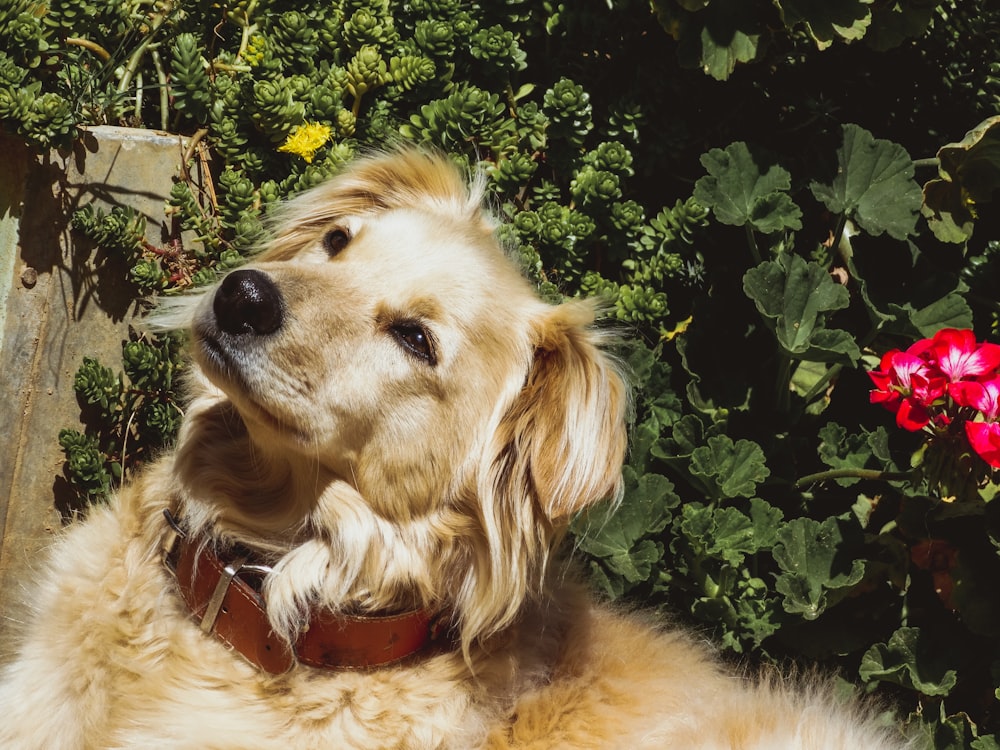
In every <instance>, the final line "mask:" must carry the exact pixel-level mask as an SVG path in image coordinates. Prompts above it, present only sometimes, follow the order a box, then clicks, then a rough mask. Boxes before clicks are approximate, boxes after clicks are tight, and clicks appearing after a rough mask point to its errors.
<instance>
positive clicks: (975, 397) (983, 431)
mask: <svg viewBox="0 0 1000 750" xmlns="http://www.w3.org/2000/svg"><path fill="white" fill-rule="evenodd" d="M950 389H951V397H952V398H953V399H954V400H955V403H956V404H958V405H959V406H970V407H972V408H973V409H978V410H979V411H980V412H981V413H982V415H983V417H984V418H985V420H986V421H984V422H973V421H972V420H969V421H968V422H966V423H965V434H966V436H967V437H968V438H969V445H971V446H972V450H974V451H975V452H976V453H978V454H979V455H980V457H981V458H982V459H983V460H984V461H985V462H986V463H988V464H989V465H990V466H995V467H998V468H1000V422H998V421H997V419H998V417H1000V377H994V378H993V379H992V380H986V381H983V382H981V383H977V382H972V381H963V382H960V383H952V384H951V386H950Z"/></svg>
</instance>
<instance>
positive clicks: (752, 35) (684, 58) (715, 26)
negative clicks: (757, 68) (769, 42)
mask: <svg viewBox="0 0 1000 750" xmlns="http://www.w3.org/2000/svg"><path fill="white" fill-rule="evenodd" d="M681 4H682V5H683V6H684V7H686V8H687V9H688V10H690V11H692V12H691V13H685V14H683V16H682V18H681V19H679V22H678V24H677V26H676V28H673V27H672V22H670V21H669V20H667V19H668V17H672V16H673V14H672V13H669V12H666V13H662V14H661V13H658V16H660V18H661V23H662V22H664V21H667V23H668V26H666V27H665V28H666V29H667V31H668V32H669V33H671V34H673V35H675V36H676V37H677V38H678V40H679V42H680V43H679V45H678V50H677V56H678V59H679V60H680V63H681V65H683V66H685V67H688V68H700V69H701V70H702V71H703V72H705V73H707V74H708V75H710V76H711V77H712V78H714V79H716V80H718V81H725V80H726V79H727V78H729V76H730V74H731V73H732V72H733V70H734V69H735V68H736V65H737V63H742V62H750V61H751V60H753V59H755V58H756V57H757V52H758V49H759V47H760V39H761V33H762V32H763V31H764V28H763V24H762V23H761V20H760V16H759V14H757V13H755V8H754V7H753V6H752V5H750V4H748V3H745V2H743V0H695V1H694V2H687V0H685V2H683V3H681ZM665 5H667V3H664V2H659V1H656V2H653V6H654V8H655V9H657V10H660V11H662V10H664V6H665Z"/></svg>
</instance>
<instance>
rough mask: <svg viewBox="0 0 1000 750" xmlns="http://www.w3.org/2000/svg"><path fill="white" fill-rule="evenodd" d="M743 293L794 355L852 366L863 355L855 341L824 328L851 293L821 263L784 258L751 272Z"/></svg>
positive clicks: (843, 333) (846, 303)
mask: <svg viewBox="0 0 1000 750" xmlns="http://www.w3.org/2000/svg"><path fill="white" fill-rule="evenodd" d="M743 291H744V292H746V294H747V296H748V297H750V299H752V300H753V301H754V304H755V305H756V306H757V309H758V310H759V311H760V313H761V315H763V316H764V319H765V322H766V323H767V324H768V326H769V327H770V328H771V329H772V330H773V331H774V333H775V335H776V336H777V338H778V343H779V344H780V345H781V348H782V350H783V351H784V352H785V353H786V354H787V355H788V356H790V357H793V358H797V359H809V360H814V361H823V362H825V361H841V362H845V363H851V364H853V363H854V362H856V361H857V359H858V358H859V357H860V356H861V352H860V350H859V349H858V347H857V344H856V343H855V342H854V339H853V337H851V336H850V335H849V334H847V333H846V332H844V331H838V330H827V329H825V327H824V326H825V320H826V313H828V312H831V311H834V310H840V309H842V308H845V307H847V305H848V304H849V302H850V295H849V294H848V292H847V289H845V288H844V287H843V286H841V285H840V284H837V283H836V282H835V281H833V279H832V278H831V277H830V274H829V273H827V272H826V270H825V269H823V268H822V267H820V266H819V265H818V264H816V263H813V262H809V263H806V261H805V260H804V259H803V258H801V257H800V256H798V255H794V254H788V253H786V254H783V255H781V256H779V257H778V259H777V260H769V261H765V262H763V263H761V264H760V265H758V266H756V267H755V268H751V269H750V270H749V271H747V272H746V274H745V275H744V277H743Z"/></svg>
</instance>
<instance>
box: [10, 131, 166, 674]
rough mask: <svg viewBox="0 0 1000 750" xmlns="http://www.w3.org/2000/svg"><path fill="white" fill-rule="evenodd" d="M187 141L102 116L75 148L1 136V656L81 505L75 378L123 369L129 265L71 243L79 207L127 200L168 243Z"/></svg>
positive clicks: (130, 303)
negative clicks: (38, 572)
mask: <svg viewBox="0 0 1000 750" xmlns="http://www.w3.org/2000/svg"><path fill="white" fill-rule="evenodd" d="M184 147H185V144H184V143H183V142H182V140H181V139H180V138H179V137H178V136H171V135H168V134H165V133H158V132H155V131H149V130H130V129H126V128H113V127H97V128H92V129H90V130H88V131H87V132H86V134H85V135H84V137H83V139H82V140H81V141H79V142H78V143H77V145H76V147H75V148H74V150H73V151H72V153H69V154H63V153H56V152H53V153H51V154H49V155H47V156H45V157H38V156H36V155H34V154H32V153H31V152H30V151H28V150H27V149H26V148H25V147H24V146H23V145H22V144H21V143H20V142H18V141H16V140H14V139H10V138H5V137H3V136H0V165H2V167H0V168H2V170H3V173H2V174H3V177H2V179H0V534H2V536H0V660H3V658H4V656H5V654H6V653H7V651H8V645H7V644H9V642H10V633H11V631H12V629H13V628H16V625H17V623H18V621H19V620H21V619H22V618H21V617H20V616H19V614H18V611H19V607H20V606H21V605H19V604H18V602H20V601H22V600H23V599H24V588H25V584H26V583H27V582H28V581H29V580H30V578H31V576H32V575H33V572H34V570H35V569H36V568H37V565H36V562H37V561H38V560H39V555H40V554H41V553H42V552H43V550H44V548H45V547H46V545H47V544H49V543H50V542H51V540H52V538H53V534H54V533H55V532H56V531H57V530H58V529H59V527H60V526H61V525H62V524H64V523H66V522H67V521H68V520H69V519H70V518H71V517H72V515H73V513H74V512H75V510H76V509H74V508H73V498H74V495H73V493H72V490H71V489H70V487H69V484H68V482H67V481H66V480H65V478H64V477H63V475H62V465H63V454H62V450H61V449H60V447H59V444H58V442H57V437H58V433H59V430H60V429H62V428H63V427H78V428H80V429H82V427H80V421H79V418H80V406H79V404H78V403H77V399H76V395H75V393H74V390H73V377H74V375H75V374H76V371H77V368H78V367H79V366H80V363H81V361H82V359H83V357H84V356H85V355H91V356H95V357H97V358H98V359H100V360H101V361H102V362H104V363H105V364H107V365H109V366H111V367H112V368H115V369H117V368H118V366H119V363H120V361H121V343H122V340H123V339H125V338H127V335H128V325H129V323H130V322H132V321H133V319H134V317H135V315H136V313H137V312H138V311H137V310H136V306H135V301H134V299H133V297H132V294H133V292H132V289H131V288H130V287H129V285H128V283H127V282H126V278H127V276H126V274H127V271H128V268H127V265H126V264H125V263H124V262H123V261H121V260H119V259H116V258H108V257H103V256H102V255H100V254H98V253H94V252H93V251H92V250H91V249H90V248H89V247H87V248H83V247H78V246H76V245H75V244H74V242H73V234H72V233H71V231H70V228H69V221H70V217H71V215H72V213H73V211H74V210H75V209H76V208H79V207H80V206H83V205H86V204H88V203H95V204H97V205H98V206H101V207H103V208H104V209H105V211H107V210H110V208H111V207H113V206H114V205H127V206H131V207H133V208H136V209H138V210H140V211H142V212H143V213H144V214H145V215H146V217H147V238H148V239H149V240H150V241H151V242H153V243H156V244H162V242H163V239H164V237H166V236H169V235H170V234H171V231H172V228H171V227H169V226H165V221H166V218H165V214H164V203H165V201H166V199H167V196H168V195H169V193H170V187H171V184H172V181H173V178H174V177H176V176H177V175H178V174H179V173H180V168H181V163H182V159H183V149H184Z"/></svg>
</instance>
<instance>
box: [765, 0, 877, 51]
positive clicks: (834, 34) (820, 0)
mask: <svg viewBox="0 0 1000 750" xmlns="http://www.w3.org/2000/svg"><path fill="white" fill-rule="evenodd" d="M872 1H873V0H775V2H774V4H775V5H776V6H777V7H778V10H779V11H780V12H781V17H782V19H783V20H784V22H785V24H786V25H787V26H794V25H795V24H797V23H804V24H805V25H806V28H807V29H809V35H810V36H811V37H812V38H813V40H815V42H816V46H817V47H819V48H820V49H825V48H826V47H829V46H830V45H831V44H833V41H834V40H835V39H838V38H840V39H846V40H851V41H854V40H857V39H861V38H862V37H863V36H864V35H865V32H866V31H867V30H868V26H869V24H871V20H872V19H871V5H872Z"/></svg>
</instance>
